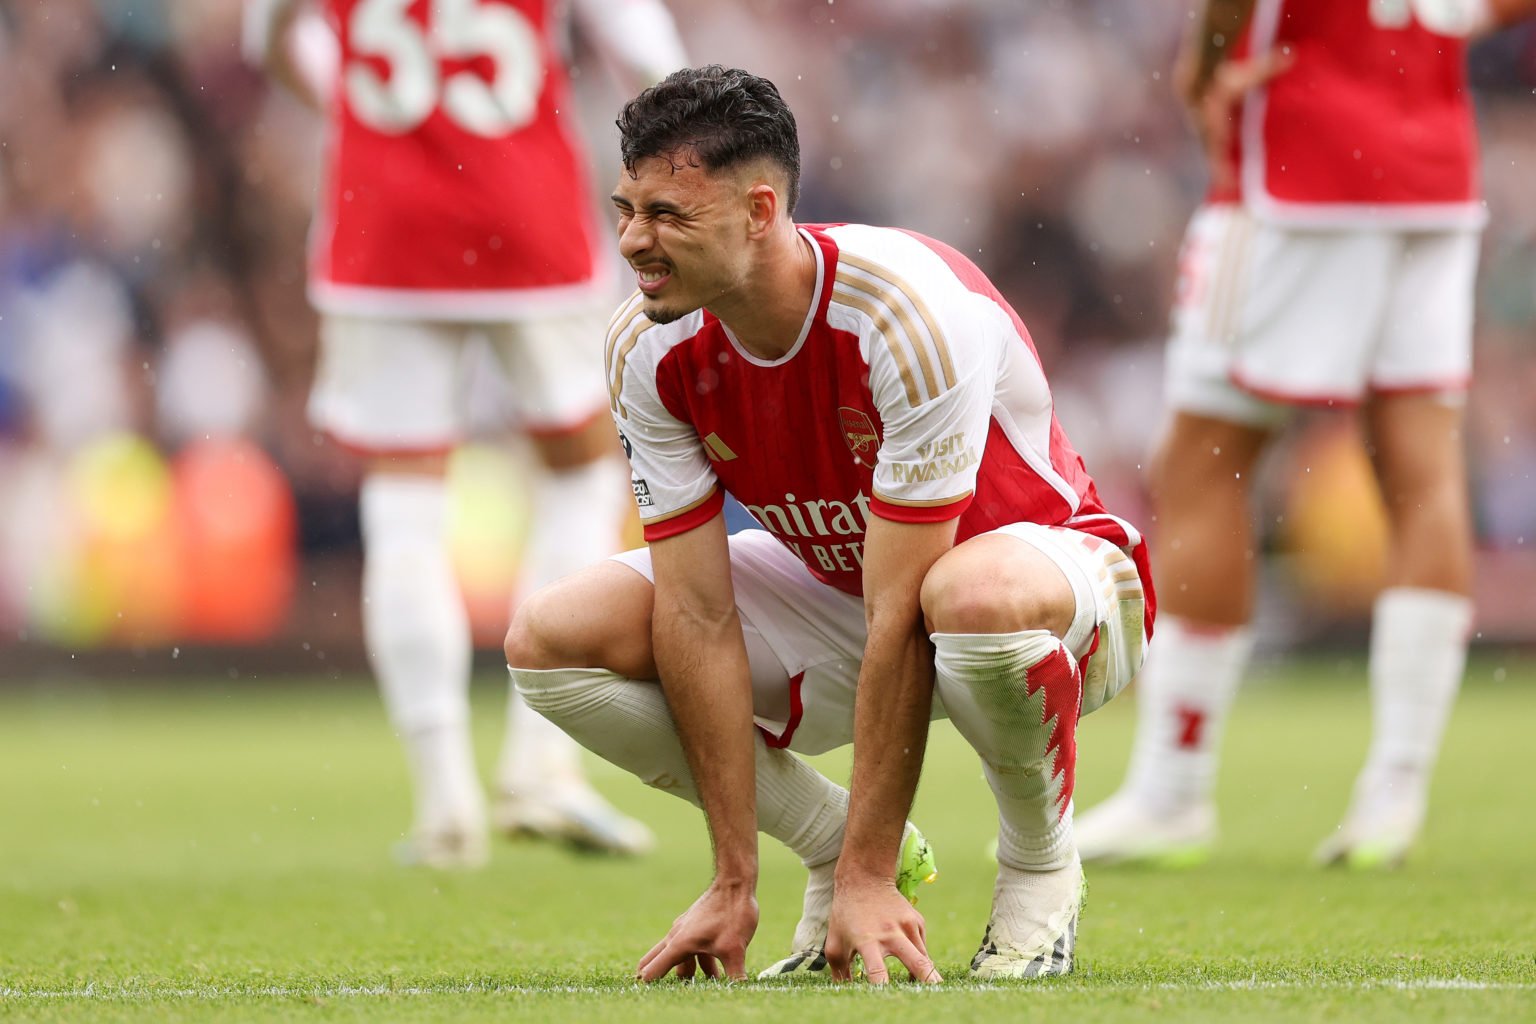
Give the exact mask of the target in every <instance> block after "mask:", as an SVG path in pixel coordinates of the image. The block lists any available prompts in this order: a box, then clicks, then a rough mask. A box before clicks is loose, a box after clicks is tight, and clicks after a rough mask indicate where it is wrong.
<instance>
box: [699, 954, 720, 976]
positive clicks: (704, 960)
mask: <svg viewBox="0 0 1536 1024" xmlns="http://www.w3.org/2000/svg"><path fill="white" fill-rule="evenodd" d="M697 960H698V961H699V970H701V971H703V972H704V977H706V978H718V977H720V964H719V963H718V962H717V961H716V960H715V958H714V957H712V956H710V955H709V954H708V953H700V954H698V957H697Z"/></svg>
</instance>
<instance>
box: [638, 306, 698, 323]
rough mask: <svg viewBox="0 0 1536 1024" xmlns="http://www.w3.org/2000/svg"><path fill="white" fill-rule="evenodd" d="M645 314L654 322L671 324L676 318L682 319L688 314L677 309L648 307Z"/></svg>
mask: <svg viewBox="0 0 1536 1024" xmlns="http://www.w3.org/2000/svg"><path fill="white" fill-rule="evenodd" d="M645 315H646V318H647V319H649V320H650V321H651V323H653V324H670V323H672V322H673V321H674V320H681V319H682V318H683V317H685V316H687V315H688V314H687V313H683V312H680V311H678V310H675V309H648V310H646V311H645Z"/></svg>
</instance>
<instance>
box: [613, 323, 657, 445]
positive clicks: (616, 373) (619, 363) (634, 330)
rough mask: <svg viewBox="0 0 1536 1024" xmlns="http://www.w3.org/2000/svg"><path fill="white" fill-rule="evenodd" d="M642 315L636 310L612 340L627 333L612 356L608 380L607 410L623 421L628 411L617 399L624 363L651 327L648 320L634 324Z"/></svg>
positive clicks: (621, 382)
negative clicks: (617, 415) (616, 414)
mask: <svg viewBox="0 0 1536 1024" xmlns="http://www.w3.org/2000/svg"><path fill="white" fill-rule="evenodd" d="M642 315H643V314H642V313H640V311H639V310H636V311H635V315H634V316H631V317H630V318H629V319H627V320H625V321H624V326H623V327H622V328H621V329H620V330H619V331H617V332H616V333H615V334H614V340H615V341H617V340H618V338H619V336H620V335H623V334H624V333H625V332H626V331H628V332H629V333H628V335H627V336H626V337H625V338H624V343H623V344H622V345H619V347H618V351H617V352H615V353H614V354H613V358H612V361H611V364H610V366H611V370H610V376H609V380H608V405H609V408H611V409H612V410H613V411H614V412H616V413H618V414H619V416H620V417H622V418H623V419H629V410H628V409H626V408H624V400H623V399H622V398H620V397H619V392H621V391H622V390H623V389H624V363H625V361H626V360H627V359H629V354H630V353H631V352H633V351H634V350H635V346H636V345H637V344H639V343H640V335H642V334H644V333H645V329H646V328H647V327H649V326H650V325H651V324H650V321H648V320H647V321H645V322H644V323H640V324H634V321H635V318H636V317H639V316H642ZM631 324H634V326H633V327H631V326H630V325H631Z"/></svg>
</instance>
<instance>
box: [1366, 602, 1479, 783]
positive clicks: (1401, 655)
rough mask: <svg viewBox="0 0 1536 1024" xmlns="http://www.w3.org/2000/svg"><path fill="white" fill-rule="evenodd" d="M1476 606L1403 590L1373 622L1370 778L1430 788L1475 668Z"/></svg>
mask: <svg viewBox="0 0 1536 1024" xmlns="http://www.w3.org/2000/svg"><path fill="white" fill-rule="evenodd" d="M1471 629H1472V601H1471V600H1470V599H1469V598H1467V597H1464V596H1462V595H1461V594H1453V593H1449V592H1447V591H1443V590H1421V589H1415V588H1410V587H1395V588H1393V589H1391V590H1386V591H1383V592H1382V593H1381V595H1380V596H1379V597H1378V598H1377V599H1376V606H1375V609H1374V612H1373V616H1372V622H1371V662H1370V676H1371V718H1372V731H1371V747H1370V753H1369V754H1367V755H1366V763H1365V769H1364V771H1363V772H1362V773H1361V774H1362V779H1364V778H1367V777H1371V776H1375V775H1398V774H1408V775H1414V776H1419V777H1422V779H1423V780H1425V781H1426V782H1427V780H1428V777H1429V774H1430V772H1431V771H1432V770H1433V768H1434V764H1435V759H1436V757H1437V756H1438V755H1439V753H1440V739H1441V736H1442V735H1443V734H1444V732H1445V726H1446V722H1447V721H1448V720H1449V719H1450V715H1451V706H1452V705H1453V704H1454V703H1455V701H1456V693H1457V691H1458V690H1459V689H1460V687H1461V677H1462V673H1463V672H1464V671H1465V670H1466V666H1467V642H1468V638H1469V634H1470V632H1471Z"/></svg>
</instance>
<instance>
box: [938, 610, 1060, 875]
mask: <svg viewBox="0 0 1536 1024" xmlns="http://www.w3.org/2000/svg"><path fill="white" fill-rule="evenodd" d="M932 640H933V645H934V649H935V656H934V685H935V687H936V688H937V690H938V693H939V696H940V698H941V699H942V700H943V702H944V709H945V711H946V712H948V714H949V720H950V721H951V722H953V723H954V724H955V728H956V729H958V730H959V731H960V734H961V735H962V736H964V737H965V738H966V740H967V741H968V742H969V743H970V744H971V746H972V747H974V748H976V752H977V753H978V754H980V755H981V761H982V765H983V768H984V770H985V773H986V776H987V782H988V783H989V784H990V785H991V786H992V792H993V794H994V795H995V796H996V797H997V808H998V817H999V821H1000V827H999V830H998V843H997V859H998V861H999V862H1000V863H1003V864H1006V865H1008V866H1010V867H1014V868H1018V869H1020V870H1025V871H1050V870H1055V869H1057V868H1063V867H1066V866H1068V865H1069V864H1071V863H1072V860H1073V858H1074V857H1075V855H1076V850H1075V847H1074V846H1073V842H1072V817H1071V814H1070V811H1069V807H1070V803H1071V799H1072V786H1073V782H1074V779H1075V775H1076V770H1077V741H1076V736H1077V719H1078V712H1079V710H1080V708H1081V706H1082V693H1083V689H1082V676H1081V674H1080V673H1079V671H1078V667H1077V663H1076V660H1075V659H1074V658H1073V657H1072V655H1071V653H1070V652H1069V651H1068V650H1067V648H1066V646H1065V645H1064V644H1063V643H1062V642H1061V641H1060V640H1059V639H1057V638H1056V637H1055V636H1053V635H1052V634H1051V633H1050V632H1049V631H1047V630H1043V629H1033V630H1026V631H1024V632H1021V633H1000V634H962V633H935V634H933V637H932Z"/></svg>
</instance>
